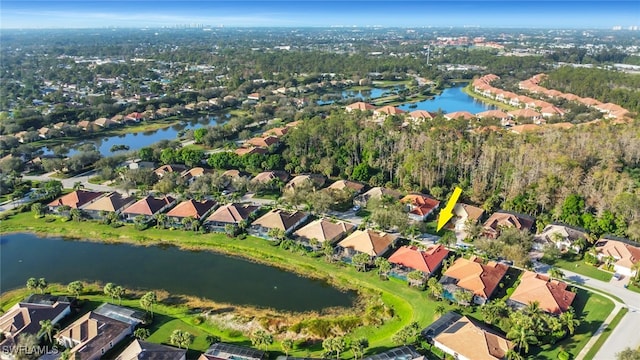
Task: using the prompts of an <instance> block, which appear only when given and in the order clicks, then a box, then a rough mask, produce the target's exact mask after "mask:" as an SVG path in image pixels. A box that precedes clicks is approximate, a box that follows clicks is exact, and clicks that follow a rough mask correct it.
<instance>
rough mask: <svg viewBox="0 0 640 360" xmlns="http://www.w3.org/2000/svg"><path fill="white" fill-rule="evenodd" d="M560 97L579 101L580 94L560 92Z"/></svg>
mask: <svg viewBox="0 0 640 360" xmlns="http://www.w3.org/2000/svg"><path fill="white" fill-rule="evenodd" d="M560 97H561V98H563V99H565V100H568V101H580V99H581V98H580V96H577V95H574V94H569V93H565V94H562V95H560Z"/></svg>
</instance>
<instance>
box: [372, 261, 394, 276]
mask: <svg viewBox="0 0 640 360" xmlns="http://www.w3.org/2000/svg"><path fill="white" fill-rule="evenodd" d="M374 264H375V265H376V266H377V267H378V275H380V276H381V277H383V278H385V279H386V278H387V274H388V273H389V271H391V263H390V262H389V260H387V259H385V258H383V257H377V258H376V259H375V261H374Z"/></svg>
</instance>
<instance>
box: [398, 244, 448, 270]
mask: <svg viewBox="0 0 640 360" xmlns="http://www.w3.org/2000/svg"><path fill="white" fill-rule="evenodd" d="M447 256H449V250H447V249H446V248H445V247H444V246H443V245H441V244H438V245H433V246H430V247H429V248H427V249H426V250H422V249H418V248H417V247H415V246H402V247H400V248H398V250H396V252H394V253H393V254H392V255H391V256H390V257H389V262H390V263H392V264H395V265H396V273H400V274H402V273H408V272H411V271H413V270H418V271H422V273H423V274H424V275H425V276H426V277H430V276H431V275H433V273H434V272H436V271H438V269H440V267H441V266H442V262H443V261H444V259H446V258H447Z"/></svg>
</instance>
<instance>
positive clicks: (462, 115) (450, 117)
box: [444, 111, 476, 120]
mask: <svg viewBox="0 0 640 360" xmlns="http://www.w3.org/2000/svg"><path fill="white" fill-rule="evenodd" d="M444 117H445V118H446V119H447V120H454V119H459V118H462V119H464V120H472V119H475V118H476V116H475V115H473V114H472V113H470V112H468V111H455V112H452V113H448V114H444Z"/></svg>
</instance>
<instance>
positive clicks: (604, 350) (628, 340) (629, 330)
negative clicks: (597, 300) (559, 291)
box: [562, 269, 640, 360]
mask: <svg viewBox="0 0 640 360" xmlns="http://www.w3.org/2000/svg"><path fill="white" fill-rule="evenodd" d="M562 271H563V272H564V274H565V278H566V279H567V280H571V281H574V282H576V283H578V284H582V285H586V286H589V287H592V288H594V289H598V290H601V291H602V292H604V293H606V294H611V295H614V296H617V297H619V298H620V299H621V300H622V301H624V303H625V305H626V306H627V307H628V308H629V312H628V313H627V314H626V315H625V316H624V317H623V318H622V320H621V321H620V323H619V324H618V326H616V328H615V329H614V330H613V332H612V333H611V335H610V336H609V338H608V339H607V341H605V343H604V344H603V345H602V347H601V348H600V351H598V353H597V354H596V356H595V358H594V359H596V360H608V359H614V358H615V354H617V353H619V352H621V351H622V350H624V349H625V348H627V347H631V348H637V347H638V346H640V326H639V324H640V294H639V293H636V292H633V291H630V290H628V289H625V288H623V287H621V286H620V285H618V284H617V283H615V282H614V281H616V280H612V282H604V281H600V280H596V279H592V278H589V277H586V276H583V275H580V274H576V273H574V272H571V271H568V270H564V269H563V270H562ZM612 314H613V313H612ZM608 320H610V319H608ZM606 322H607V323H608V321H606Z"/></svg>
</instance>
